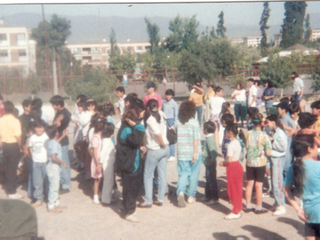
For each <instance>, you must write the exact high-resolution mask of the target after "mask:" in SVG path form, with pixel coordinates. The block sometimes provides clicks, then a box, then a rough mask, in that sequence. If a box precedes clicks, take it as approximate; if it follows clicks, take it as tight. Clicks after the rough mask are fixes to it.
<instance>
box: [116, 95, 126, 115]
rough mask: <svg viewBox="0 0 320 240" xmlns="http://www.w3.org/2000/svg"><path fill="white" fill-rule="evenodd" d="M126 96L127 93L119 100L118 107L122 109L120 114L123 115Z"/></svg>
mask: <svg viewBox="0 0 320 240" xmlns="http://www.w3.org/2000/svg"><path fill="white" fill-rule="evenodd" d="M125 97H126V95H123V98H119V101H118V108H119V110H120V116H122V115H123V113H124V110H125V103H124V98H125Z"/></svg>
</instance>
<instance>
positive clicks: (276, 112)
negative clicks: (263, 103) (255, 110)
mask: <svg viewBox="0 0 320 240" xmlns="http://www.w3.org/2000/svg"><path fill="white" fill-rule="evenodd" d="M265 113H266V114H271V115H272V114H273V115H277V116H278V115H279V112H278V109H277V108H274V107H273V108H269V109H268V110H267V111H266V112H265Z"/></svg>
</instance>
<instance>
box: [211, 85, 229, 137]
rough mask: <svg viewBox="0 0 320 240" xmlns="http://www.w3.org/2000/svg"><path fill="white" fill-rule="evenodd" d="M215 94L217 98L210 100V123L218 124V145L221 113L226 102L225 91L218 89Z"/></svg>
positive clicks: (216, 134) (216, 135) (216, 133)
mask: <svg viewBox="0 0 320 240" xmlns="http://www.w3.org/2000/svg"><path fill="white" fill-rule="evenodd" d="M215 92H216V94H215V96H213V97H211V98H210V99H209V101H210V109H211V115H210V121H211V122H214V123H215V124H216V131H215V140H216V143H219V131H220V129H219V123H220V113H221V108H222V104H223V103H224V102H225V101H226V100H225V99H224V98H223V97H222V96H223V89H222V88H221V87H216V89H215Z"/></svg>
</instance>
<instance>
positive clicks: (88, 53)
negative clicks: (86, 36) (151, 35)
mask: <svg viewBox="0 0 320 240" xmlns="http://www.w3.org/2000/svg"><path fill="white" fill-rule="evenodd" d="M117 46H118V47H119V49H120V53H121V54H123V53H125V52H126V51H130V52H131V53H145V52H147V49H148V48H150V46H151V45H150V43H149V42H148V41H132V42H131V41H130V40H127V42H125V43H117ZM66 47H67V48H68V49H69V50H70V51H71V53H72V54H73V55H74V57H75V59H76V60H78V61H81V65H82V66H83V65H86V64H88V65H90V66H103V67H106V68H108V67H109V51H110V49H111V45H110V43H107V42H105V41H102V42H88V43H76V42H70V43H67V44H66Z"/></svg>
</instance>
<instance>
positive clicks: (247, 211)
mask: <svg viewBox="0 0 320 240" xmlns="http://www.w3.org/2000/svg"><path fill="white" fill-rule="evenodd" d="M243 211H244V212H245V213H249V212H254V208H244V209H243Z"/></svg>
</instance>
